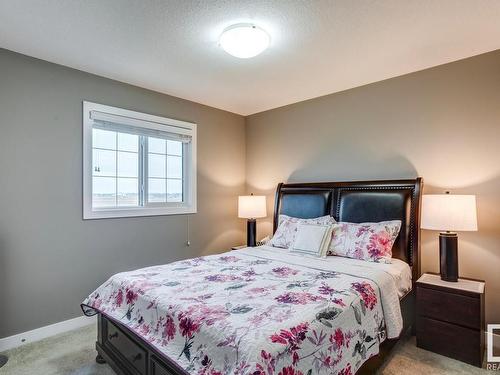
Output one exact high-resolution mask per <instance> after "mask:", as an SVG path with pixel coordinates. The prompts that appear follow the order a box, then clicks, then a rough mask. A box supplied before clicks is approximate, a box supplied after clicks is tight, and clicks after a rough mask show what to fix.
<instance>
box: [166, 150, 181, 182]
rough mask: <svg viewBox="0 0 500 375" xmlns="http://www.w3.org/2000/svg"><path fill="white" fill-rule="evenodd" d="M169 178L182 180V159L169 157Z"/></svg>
mask: <svg viewBox="0 0 500 375" xmlns="http://www.w3.org/2000/svg"><path fill="white" fill-rule="evenodd" d="M167 176H168V178H182V157H180V156H170V155H169V156H167Z"/></svg>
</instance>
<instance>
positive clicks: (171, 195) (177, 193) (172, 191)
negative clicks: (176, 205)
mask: <svg viewBox="0 0 500 375" xmlns="http://www.w3.org/2000/svg"><path fill="white" fill-rule="evenodd" d="M167 202H182V180H170V179H168V180H167Z"/></svg>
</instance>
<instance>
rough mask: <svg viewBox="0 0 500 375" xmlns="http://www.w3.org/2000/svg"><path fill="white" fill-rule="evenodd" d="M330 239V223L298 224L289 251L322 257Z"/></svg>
mask: <svg viewBox="0 0 500 375" xmlns="http://www.w3.org/2000/svg"><path fill="white" fill-rule="evenodd" d="M331 239H332V226H331V225H320V224H299V225H298V227H297V235H296V236H295V241H294V242H293V244H292V247H291V248H290V252H292V253H300V254H306V255H313V256H316V257H324V256H326V252H327V251H328V248H329V245H330V241H331Z"/></svg>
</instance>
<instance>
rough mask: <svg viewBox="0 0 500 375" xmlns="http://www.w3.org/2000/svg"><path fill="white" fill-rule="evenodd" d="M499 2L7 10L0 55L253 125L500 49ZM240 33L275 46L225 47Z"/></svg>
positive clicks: (9, 1)
mask: <svg viewBox="0 0 500 375" xmlns="http://www.w3.org/2000/svg"><path fill="white" fill-rule="evenodd" d="M499 20H500V1H498V0H378V1H373V0H329V1H327V0H325V1H320V0H315V1H313V0H311V1H307V0H303V1H302V0H294V1H292V0H274V1H272V0H268V1H264V0H252V1H248V0H233V1H230V0H220V1H215V0H205V1H203V0H198V1H194V0H175V1H173V0H0V47H3V48H7V49H10V50H13V51H17V52H20V53H24V54H27V55H30V56H34V57H37V58H40V59H44V60H48V61H51V62H55V63H58V64H62V65H66V66H69V67H73V68H77V69H81V70H84V71H87V72H91V73H95V74H98V75H101V76H104V77H109V78H113V79H116V80H119V81H123V82H128V83H131V84H134V85H138V86H142V87H145V88H149V89H153V90H156V91H160V92H164V93H167V94H171V95H175V96H178V97H181V98H186V99H190V100H193V101H196V102H200V103H204V104H207V105H210V106H214V107H217V108H222V109H226V110H228V111H232V112H236V113H240V114H243V115H248V114H252V113H256V112H260V111H264V110H267V109H271V108H275V107H279V106H282V105H286V104H290V103H294V102H297V101H301V100H304V99H309V98H313V97H317V96H321V95H325V94H329V93H332V92H336V91H341V90H345V89H348V88H352V87H356V86H360V85H363V84H367V83H371V82H375V81H380V80H382V79H386V78H390V77H394V76H398V75H401V74H405V73H409V72H413V71H417V70H421V69H424V68H428V67H431V66H435V65H439V64H443V63H446V62H450V61H454V60H458V59H461V58H464V57H469V56H472V55H476V54H479V53H483V52H487V51H491V50H495V49H498V48H500V21H499ZM237 22H254V23H256V24H258V25H260V26H261V27H263V28H264V29H266V30H267V31H268V32H269V33H270V35H271V38H272V41H271V47H270V48H269V49H268V50H266V51H265V52H264V53H263V54H262V55H259V56H257V57H256V58H253V59H248V60H240V59H236V58H234V57H232V56H230V55H228V54H226V53H225V52H224V51H223V50H222V49H221V48H219V47H218V45H217V40H218V37H219V34H220V32H221V31H222V30H223V29H224V28H225V27H226V26H228V25H230V24H233V23H237Z"/></svg>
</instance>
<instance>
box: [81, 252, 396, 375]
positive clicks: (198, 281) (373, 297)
mask: <svg viewBox="0 0 500 375" xmlns="http://www.w3.org/2000/svg"><path fill="white" fill-rule="evenodd" d="M283 254H284V253H283V252H276V251H275V249H267V250H266V249H265V248H264V249H260V248H254V249H245V250H240V251H233V252H231V253H225V254H219V255H211V256H205V257H200V258H195V259H190V260H184V261H179V262H175V263H171V264H167V265H162V266H155V267H149V268H144V269H140V270H137V271H132V272H124V273H119V274H117V275H115V276H113V277H111V278H110V279H109V280H108V281H107V282H106V283H104V284H103V285H102V286H100V287H99V288H98V289H97V290H96V291H95V292H94V293H92V294H91V295H90V296H89V297H88V298H87V299H86V300H85V301H84V302H83V304H82V308H83V309H84V311H85V312H86V314H89V315H90V314H95V313H96V312H102V313H104V314H105V315H107V316H109V317H111V318H113V319H115V320H117V321H119V322H121V323H122V324H124V325H125V326H127V327H128V328H129V329H131V330H132V331H134V332H135V333H137V334H138V335H139V336H140V337H142V338H143V339H144V340H146V341H148V342H149V343H151V344H152V345H153V346H155V347H156V348H157V349H158V350H160V351H161V352H162V353H164V354H165V355H166V356H168V357H169V358H170V359H171V360H173V361H175V362H176V363H177V364H178V365H179V366H180V367H182V368H184V369H185V370H186V371H187V372H188V373H190V374H199V375H222V374H227V375H229V374H235V375H236V374H238V375H239V374H256V375H257V374H262V375H264V374H266V375H274V374H275V375H309V374H337V375H347V374H354V373H355V372H356V371H357V369H358V368H359V367H360V366H361V365H362V364H363V362H364V361H365V360H367V359H368V358H370V357H371V356H373V355H376V354H377V353H378V351H379V345H380V343H381V342H382V341H383V340H384V339H385V337H386V321H387V319H388V318H387V316H385V315H384V310H385V309H387V311H391V314H389V315H390V316H391V322H390V324H391V327H392V328H391V330H392V331H393V333H392V336H397V335H399V333H400V331H401V321H400V320H399V319H401V316H400V315H401V314H400V312H399V317H398V316H397V313H398V311H394V309H396V310H397V309H398V308H399V303H398V297H397V294H396V291H395V290H389V289H391V288H394V287H393V286H392V287H391V286H390V281H389V280H388V279H386V278H387V275H384V274H383V273H378V274H377V273H376V272H372V273H370V272H368V274H369V275H368V276H366V275H356V274H355V273H356V272H351V271H350V270H349V269H341V270H337V269H331V268H332V267H331V264H330V263H329V262H327V261H324V262H321V261H319V260H313V259H310V258H306V257H300V258H301V259H300V258H298V257H297V256H295V257H292V256H290V257H289V258H290V259H288V257H284V256H283ZM341 268H342V267H341ZM381 291H383V294H384V293H385V294H387V295H386V296H382V297H384V298H382V299H381V294H380V292H381ZM394 299H395V301H396V303H394ZM384 300H386V301H391V302H390V303H389V302H385V305H386V306H384ZM396 305H397V308H396V307H395V306H396ZM394 320H396V322H394ZM387 323H389V322H387ZM389 336H391V334H390V335H389Z"/></svg>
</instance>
